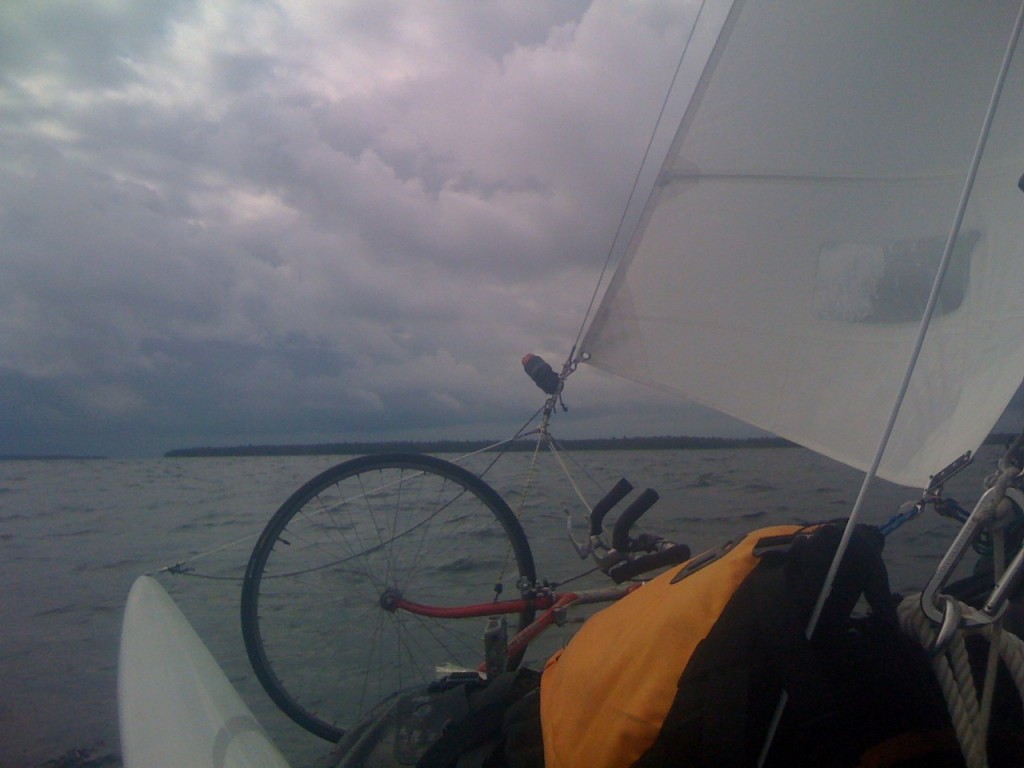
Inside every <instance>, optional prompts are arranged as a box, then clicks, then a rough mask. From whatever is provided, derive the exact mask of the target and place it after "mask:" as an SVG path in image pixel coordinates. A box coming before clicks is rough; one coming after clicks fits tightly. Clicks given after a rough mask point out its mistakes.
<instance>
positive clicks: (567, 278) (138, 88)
mask: <svg viewBox="0 0 1024 768" xmlns="http://www.w3.org/2000/svg"><path fill="white" fill-rule="evenodd" d="M685 16H686V8H685V6H684V7H682V8H680V7H679V6H678V4H675V3H663V4H659V3H645V4H640V5H634V4H630V5H629V6H624V5H622V4H619V3H614V2H598V3H593V4H591V3H585V2H567V3H553V4H533V3H529V4H524V3H518V2H483V3H464V4H451V3H414V4H412V3H404V2H402V3H398V2H379V3H378V2H375V3H337V2H330V3H316V2H306V3H273V2H256V3H241V2H231V1H230V0H223V1H222V2H204V3H196V2H177V3H168V2H152V3H142V2H124V3H99V2H82V3H74V4H58V3H46V2H41V3H37V2H14V3H7V4H4V6H3V8H2V9H0V72H2V80H0V84H2V87H0V271H2V280H0V379H2V383H3V388H2V394H0V398H2V401H3V402H2V404H0V405H2V408H0V411H2V412H0V436H2V437H0V452H23V451H48V450H51V451H72V450H80V451H84V452H108V453H115V454H116V453H125V452H138V451H155V450H162V449H165V448H170V447H175V446H177V445H182V444H193V443H197V442H202V443H214V442H222V443H223V442H257V441H279V440H284V439H289V440H313V439H331V440H338V439H347V438H353V439H355V438H363V437H372V436H374V435H380V436H382V437H385V436H388V437H391V436H396V435H403V434H405V435H410V436H416V435H421V434H428V433H429V434H434V435H444V434H454V435H465V434H471V433H475V434H488V435H493V434H503V433H504V432H503V431H504V430H505V429H506V428H509V427H513V428H514V427H515V426H518V424H519V422H520V421H521V419H522V418H524V417H525V416H527V415H528V414H529V413H530V412H532V410H533V408H534V407H535V405H536V404H537V396H538V393H537V392H536V391H534V390H533V389H532V385H530V383H529V382H528V381H527V380H526V379H525V378H524V377H523V376H522V373H521V372H520V371H519V363H518V360H519V357H520V356H521V355H522V354H523V353H524V352H526V351H529V350H534V351H539V352H542V353H545V354H547V355H548V356H549V357H552V358H558V357H559V356H561V355H564V354H565V353H566V352H567V351H568V346H569V344H570V343H571V341H572V338H573V337H574V336H575V334H576V332H577V330H578V326H579V323H580V322H581V320H582V317H583V310H584V308H585V306H586V302H587V301H588V300H589V298H590V293H591V291H592V290H593V288H594V285H595V281H596V279H597V273H598V271H599V269H600V266H601V263H602V261H603V259H604V254H605V251H606V250H607V248H608V246H609V244H610V242H611V237H612V233H613V231H614V226H615V223H616V222H617V219H618V216H619V214H620V212H621V209H622V206H623V205H624V203H625V199H626V194H627V192H628V189H629V184H630V183H631V181H632V176H633V173H634V172H635V169H636V166H637V163H638V162H639V159H640V157H641V155H642V153H643V148H644V145H645V142H646V140H647V137H648V135H649V133H650V130H651V129H652V127H653V122H654V119H655V116H656V114H657V110H658V107H659V104H660V100H661V98H662V96H663V93H664V91H665V88H666V87H667V85H668V82H669V78H670V77H671V72H672V69H673V67H674V64H675V60H676V57H677V56H678V53H679V46H680V45H681V40H682V35H683V30H684V27H685ZM602 386H603V385H601V386H598V384H586V383H585V384H583V385H582V389H581V390H580V392H585V393H587V397H588V398H591V399H590V400H589V402H590V403H591V404H592V405H593V404H599V403H602V402H604V401H605V400H606V399H607V397H608V396H607V395H601V394H600V390H601V387H602ZM627 397H629V396H627ZM634 423H637V422H634ZM623 429H624V430H625V431H638V430H639V429H640V428H639V427H638V430H632V429H630V427H624V428H623Z"/></svg>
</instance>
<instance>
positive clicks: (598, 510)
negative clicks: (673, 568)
mask: <svg viewBox="0 0 1024 768" xmlns="http://www.w3.org/2000/svg"><path fill="white" fill-rule="evenodd" d="M632 490H633V484H632V483H630V482H629V481H628V480H626V478H622V479H620V480H619V481H618V482H617V483H616V484H615V485H614V486H613V487H612V489H611V490H610V491H608V493H606V494H605V495H604V497H603V498H602V499H601V500H600V501H598V502H597V503H596V504H595V505H594V507H593V509H592V510H591V512H590V538H591V550H590V551H591V552H592V553H593V554H594V557H595V559H596V560H597V564H598V566H599V567H600V569H601V570H602V571H603V572H604V573H606V574H608V575H609V576H611V578H612V580H614V581H615V583H616V584H621V583H622V582H623V581H626V580H627V579H632V578H634V577H635V576H638V575H640V574H642V573H646V572H647V571H653V570H655V569H657V568H664V567H666V566H670V565H675V564H677V563H681V562H684V561H686V560H689V559H690V548H689V547H688V546H686V545H685V544H676V543H675V542H673V541H669V540H667V539H663V538H661V537H660V536H654V535H652V534H648V533H642V534H640V535H639V536H637V537H636V538H635V539H634V538H631V537H630V535H629V531H630V529H631V528H632V527H633V525H634V524H635V523H636V521H637V520H639V519H640V517H641V516H642V515H643V514H644V513H645V512H647V510H649V509H650V508H651V507H652V506H654V503H655V502H656V501H658V498H659V497H658V493H657V491H655V490H654V489H652V488H648V489H646V490H645V491H644V492H643V493H641V494H640V495H639V496H638V497H637V498H636V499H635V500H634V501H633V503H632V504H630V505H629V506H628V507H627V508H626V510H625V511H624V512H623V513H622V514H621V515H620V516H619V519H618V520H616V521H615V527H614V528H613V530H612V547H611V550H610V551H608V554H607V556H599V555H597V550H598V549H605V550H607V549H608V548H607V545H605V544H603V543H601V541H600V536H601V534H602V533H603V532H604V528H603V522H604V518H605V516H606V515H607V514H608V512H609V511H611V509H612V507H614V506H615V505H616V504H618V503H619V502H620V501H622V500H623V499H624V498H625V497H626V496H627V495H628V494H629V493H630V492H631V491H632ZM633 552H647V553H648V554H645V555H641V556H640V557H632V556H631V554H630V553H633Z"/></svg>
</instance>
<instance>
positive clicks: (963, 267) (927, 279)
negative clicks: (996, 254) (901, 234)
mask: <svg viewBox="0 0 1024 768" xmlns="http://www.w3.org/2000/svg"><path fill="white" fill-rule="evenodd" d="M979 238H980V234H979V233H978V232H977V231H969V232H963V233H961V235H960V237H959V238H958V239H957V242H956V246H955V247H954V249H953V255H952V258H951V260H950V264H949V269H948V271H947V273H946V279H945V281H944V282H943V285H942V289H941V291H940V293H939V298H938V303H937V304H936V307H935V314H936V316H941V315H948V314H950V313H952V312H955V311H956V310H957V309H958V308H959V307H960V305H961V304H962V303H963V300H964V296H965V295H966V293H967V282H968V277H969V275H970V262H971V254H972V252H973V251H974V246H975V244H976V243H977V242H978V240H979ZM945 242H946V241H945V238H942V237H925V238H918V239H914V240H895V241H891V242H888V243H878V244H874V243H829V244H827V245H824V246H823V247H822V248H821V249H820V250H819V252H818V267H817V273H816V277H815V283H814V316H815V317H817V318H818V319H820V320H836V321H840V322H846V323H916V322H918V321H919V320H920V319H921V316H922V314H923V313H924V308H925V305H926V304H927V303H928V295H929V292H930V291H931V285H932V281H933V280H934V278H935V272H936V270H937V269H938V266H939V262H940V261H941V259H942V251H943V248H944V246H945Z"/></svg>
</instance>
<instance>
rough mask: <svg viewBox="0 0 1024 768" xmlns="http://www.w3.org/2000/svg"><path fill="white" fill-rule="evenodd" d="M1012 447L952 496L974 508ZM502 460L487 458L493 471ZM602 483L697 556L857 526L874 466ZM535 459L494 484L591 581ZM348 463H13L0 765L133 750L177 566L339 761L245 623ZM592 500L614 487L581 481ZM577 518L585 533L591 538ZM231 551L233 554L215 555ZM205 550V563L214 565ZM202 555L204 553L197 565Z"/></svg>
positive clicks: (234, 671)
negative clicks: (274, 555) (131, 718)
mask: <svg viewBox="0 0 1024 768" xmlns="http://www.w3.org/2000/svg"><path fill="white" fill-rule="evenodd" d="M995 455H996V452H995V451H993V450H986V451H983V453H982V455H981V457H980V458H979V459H978V460H977V461H976V462H975V465H974V466H973V467H972V468H971V469H969V470H968V471H967V472H965V473H964V474H963V476H961V478H958V480H957V481H956V482H955V483H951V484H950V486H949V488H948V489H947V490H948V491H949V492H950V493H951V494H953V495H955V496H956V497H957V498H959V499H960V501H961V502H962V503H964V504H971V503H973V501H974V499H975V497H976V495H977V489H978V488H979V487H980V482H981V478H982V477H983V476H984V475H985V474H987V473H988V472H989V471H990V470H991V467H992V465H993V461H994V456H995ZM489 458H490V457H476V458H474V459H473V460H471V463H470V467H471V468H473V469H475V470H477V471H479V470H480V469H481V468H482V467H483V465H484V463H486V462H487V461H489ZM574 458H575V459H576V460H577V461H578V462H579V463H580V464H581V465H582V467H583V468H584V469H585V470H586V472H587V473H589V475H591V476H592V477H593V478H595V479H597V480H598V482H599V484H601V485H602V486H603V487H605V488H607V487H610V486H611V484H612V483H613V482H614V481H615V480H616V479H617V478H618V477H620V476H626V477H628V478H629V479H630V480H631V481H632V482H633V483H634V485H636V486H637V487H638V488H643V487H647V486H650V487H653V488H655V489H656V490H658V491H659V493H660V494H661V496H662V500H661V501H660V502H659V503H658V504H657V505H656V506H655V507H654V509H653V510H651V512H650V513H648V515H647V516H646V517H645V518H644V524H645V526H646V528H647V529H648V530H652V531H655V532H658V533H661V534H663V535H668V536H671V537H673V538H676V539H677V540H680V541H685V542H686V543H688V544H690V545H691V547H692V548H693V550H694V551H695V552H697V551H700V550H702V549H704V548H707V547H710V546H715V545H718V544H720V543H722V542H723V541H725V540H727V539H729V538H731V537H732V536H734V535H736V534H738V533H741V532H743V531H746V530H749V529H752V528H757V527H760V526H763V525H770V524H775V523H782V522H793V521H804V520H820V519H827V518H832V517H840V516H844V515H845V514H847V513H848V512H849V509H850V506H851V505H852V503H853V500H854V498H855V497H856V494H857V490H858V487H859V484H860V477H859V475H858V473H855V472H852V471H850V470H848V469H846V468H844V467H841V466H838V465H836V464H834V463H832V462H828V461H827V460H824V459H821V458H820V457H817V456H814V455H813V454H810V453H808V452H806V451H803V450H801V449H744V450H732V451H650V452H647V451H634V452H614V453H613V452H592V453H590V452H581V453H577V454H575V455H574ZM530 459H531V457H530V456H529V455H526V454H512V455H509V456H506V457H505V458H503V459H502V461H501V462H500V463H499V464H498V466H496V467H495V468H494V469H493V470H491V472H490V473H489V474H488V475H487V479H488V481H489V482H490V483H491V484H492V485H494V487H495V488H496V489H497V490H498V491H499V492H500V493H501V494H502V495H503V496H505V498H506V499H507V500H508V502H509V504H510V506H511V507H512V508H513V509H516V508H519V507H520V506H521V507H522V520H523V525H524V528H525V529H526V532H527V534H528V536H529V538H530V542H531V545H532V547H533V550H534V557H535V559H536V561H537V569H538V575H539V576H541V577H542V578H548V579H553V580H559V579H564V578H566V577H567V576H569V575H571V574H573V573H575V572H577V571H580V570H583V569H584V568H585V567H586V564H583V565H581V564H580V561H579V560H578V559H577V558H576V556H575V555H574V554H573V552H572V550H571V546H570V544H569V543H568V540H567V538H566V532H565V531H566V527H565V516H564V510H566V509H569V510H572V511H573V512H574V513H580V510H581V507H580V503H579V502H578V501H577V500H576V498H575V496H574V495H573V492H572V488H571V486H570V484H569V483H568V482H567V481H566V480H565V479H564V477H563V476H562V475H561V472H560V470H559V469H558V468H557V465H556V464H555V462H554V460H553V459H552V458H551V457H550V456H547V455H545V456H542V457H541V458H540V460H539V462H538V465H537V467H536V471H535V476H534V477H533V479H532V482H531V483H530V485H529V492H528V494H527V495H526V498H525V501H524V500H523V488H524V483H525V481H526V480H527V477H528V475H529V467H530ZM341 460H342V458H341V457H302V458H276V457H267V458H239V459H153V460H142V461H107V460H89V461H17V462H0V585H2V586H0V766H4V767H5V768H21V767H22V766H38V765H41V764H43V763H46V762H47V761H53V760H55V759H57V758H59V757H60V756H62V755H67V754H68V753H69V752H71V751H72V750H77V749H87V750H89V751H90V752H91V753H92V754H93V755H97V756H103V755H106V754H113V753H116V752H117V751H118V740H117V708H116V670H117V647H118V635H119V632H120V622H121V613H122V606H123V602H124V598H125V596H126V595H127V592H128V589H129V587H130V586H131V583H132V581H133V580H134V579H135V577H136V576H138V575H139V574H142V573H146V572H153V571H156V570H158V569H159V568H160V567H162V566H165V565H169V564H171V563H175V562H178V561H186V560H193V561H194V565H195V567H196V569H197V570H198V571H200V572H202V573H204V574H208V575H213V576H216V577H218V579H217V580H210V579H199V578H187V577H181V576H164V577H162V581H163V583H164V585H165V586H166V587H167V588H168V590H169V591H170V592H171V594H172V595H173V596H174V597H175V599H176V600H177V601H178V602H179V605H180V606H181V607H182V610H183V611H184V612H185V614H186V615H187V616H188V617H189V619H190V620H191V621H192V623H193V624H194V625H195V627H196V629H197V631H198V632H199V634H200V635H201V636H202V637H203V639H204V640H205V641H206V643H207V644H208V645H209V647H210V649H211V651H212V652H213V654H214V656H215V657H216V658H217V659H218V660H219V661H220V662H221V664H222V665H223V667H224V669H225V671H226V672H227V674H228V677H229V678H230V679H231V680H232V682H234V683H235V685H236V687H238V689H239V690H240V692H241V693H242V695H243V698H245V699H246V701H247V702H248V703H249V705H250V706H251V707H252V709H253V710H254V712H255V713H256V716H257V717H258V718H259V719H260V721H261V722H262V723H263V724H264V725H265V726H266V728H267V729H268V731H269V732H270V734H271V736H272V738H273V739H274V741H275V742H276V743H278V744H279V746H281V748H282V751H284V752H285V754H286V756H287V757H288V758H289V760H290V761H291V762H292V764H293V765H295V766H302V765H308V764H311V763H313V762H316V761H317V760H318V759H319V758H321V757H323V756H324V755H326V752H327V750H326V749H325V742H322V741H320V740H319V739H317V738H315V737H311V736H308V735H306V734H305V733H304V732H303V731H302V730H301V729H299V728H298V727H297V726H295V725H293V724H292V723H291V721H290V720H288V719H286V718H285V717H284V716H282V715H280V714H279V713H278V712H277V711H276V710H275V708H274V706H273V704H272V703H270V701H269V700H268V699H267V697H266V696H265V694H264V693H263V691H262V689H261V688H260V687H259V685H258V683H257V682H256V681H255V680H254V679H253V677H252V675H251V673H250V670H249V667H248V662H247V660H246V658H245V652H244V649H243V645H242V639H241V633H240V629H239V622H238V618H237V615H238V600H239V589H240V583H239V581H238V579H239V578H240V577H241V575H242V572H243V571H244V568H245V564H246V561H247V559H248V555H249V551H250V548H251V547H252V544H253V542H254V538H255V536H256V535H258V533H259V531H260V529H261V528H262V527H263V525H264V524H265V522H266V521H267V520H268V519H269V517H270V516H271V514H272V513H273V512H274V510H275V509H276V508H277V507H278V506H279V505H280V503H281V502H282V501H284V499H285V498H287V496H288V495H289V494H290V493H291V492H292V491H293V490H294V489H295V488H296V487H298V486H299V485H300V484H301V483H302V482H304V481H305V480H306V479H308V478H309V477H311V476H312V475H314V474H315V473H317V472H319V471H321V470H322V469H325V468H326V467H328V466H330V465H332V464H334V463H337V462H339V461H341ZM577 475H578V476H579V477H580V478H582V479H581V480H580V482H581V485H582V487H583V488H584V490H585V492H586V494H587V496H588V498H589V500H590V501H591V502H593V501H595V500H596V498H597V497H598V496H599V495H600V493H599V492H598V491H597V490H596V489H595V486H594V485H591V484H590V483H589V482H588V481H587V480H586V479H585V476H584V474H583V473H582V471H577ZM913 496H914V493H913V492H912V491H908V490H906V489H900V488H896V487H894V486H890V485H885V484H883V485H881V486H879V487H878V488H877V489H876V490H875V491H874V492H873V493H872V495H871V496H870V498H869V503H868V513H867V521H868V522H882V521H884V520H886V519H887V518H888V517H889V516H890V515H891V514H892V513H893V512H894V511H895V510H896V508H897V507H898V505H899V504H900V503H901V502H903V501H905V500H907V499H910V498H913ZM580 520H581V519H580V517H579V515H578V514H577V517H576V533H577V535H578V537H579V538H583V535H584V533H585V531H584V529H583V527H582V523H581V521H580ZM954 533H955V529H954V526H953V524H952V523H951V522H950V521H948V520H945V519H942V518H939V517H937V516H935V515H934V514H932V513H928V515H927V516H922V517H921V518H919V519H918V520H916V521H914V522H913V523H911V524H909V525H908V526H906V527H905V528H903V529H901V530H900V531H898V532H897V533H896V534H894V535H893V536H892V537H891V538H890V542H889V544H888V545H887V561H888V562H889V566H890V576H891V579H892V586H893V588H894V589H896V590H904V589H911V588H915V587H920V586H921V584H922V583H923V581H924V580H925V578H926V577H927V575H928V573H929V569H930V568H931V567H934V564H935V562H936V560H937V557H938V556H939V555H940V554H941V552H942V551H944V549H945V547H946V546H947V545H948V543H949V541H950V540H951V538H952V536H953V534H954ZM224 545H230V546H226V548H224V549H223V550H220V551H213V550H215V549H216V548H219V547H222V546H224ZM200 555H201V556H200ZM197 556H200V557H197Z"/></svg>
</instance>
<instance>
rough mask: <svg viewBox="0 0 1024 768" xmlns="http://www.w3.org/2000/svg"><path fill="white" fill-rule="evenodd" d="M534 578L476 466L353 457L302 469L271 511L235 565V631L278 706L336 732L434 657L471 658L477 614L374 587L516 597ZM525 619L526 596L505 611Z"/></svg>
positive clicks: (431, 596)
mask: <svg viewBox="0 0 1024 768" xmlns="http://www.w3.org/2000/svg"><path fill="white" fill-rule="evenodd" d="M488 579H489V580H488ZM495 579H497V580H498V581H495ZM535 580H536V572H535V569H534V564H533V555H532V553H531V551H530V546H529V543H528V541H527V538H526V534H525V533H524V532H523V529H522V526H521V525H520V524H519V521H518V520H517V519H516V517H515V515H514V514H513V512H512V510H511V509H509V507H508V505H507V504H506V503H505V501H504V500H503V499H502V498H501V496H499V495H498V493H497V492H495V491H494V490H493V489H492V488H491V487H490V486H489V485H487V483H485V482H484V481H483V480H481V479H480V478H479V477H477V476H476V475H474V474H472V473H471V472H469V471H467V470H465V469H463V468H462V467H459V466H457V465H455V464H452V463H451V462H448V461H445V460H443V459H439V458H436V457H432V456H424V455H419V454H380V455H372V456H363V457H360V458H357V459H352V460H350V461H346V462H344V463H342V464H338V465H336V466H334V467H332V468H331V469H328V470H326V471H325V472H322V473H321V474H319V475H317V476H316V477H314V478H313V479H311V480H310V481H309V482H307V483H306V484H305V485H303V486H302V487H301V488H299V489H298V490H297V491H295V493H293V494H292V495H291V496H290V497H289V498H288V500H287V501H285V502H284V504H282V505H281V507H280V509H278V510H277V512H276V513H275V514H274V516H273V517H272V518H271V520H270V522H269V523H268V524H267V526H266V528H265V529H264V530H263V533H262V534H261V535H260V538H259V540H258V541H257V543H256V546H255V547H254V548H253V551H252V555H251V556H250V558H249V563H248V566H247V568H246V572H245V579H244V582H243V585H242V605H241V618H242V635H243V638H244V640H245V648H246V652H247V654H248V656H249V660H250V662H251V664H252V667H253V669H254V671H255V672H256V676H257V678H258V679H259V681H260V683H261V684H262V685H263V688H264V689H265V690H266V691H267V693H268V694H269V695H270V698H271V699H272V700H273V701H274V702H275V703H276V704H277V706H278V707H279V708H280V709H281V710H282V711H283V712H285V713H286V714H287V715H288V716H289V717H290V718H292V720H294V721H295V722H296V723H298V724H299V725H301V726H302V727H303V728H305V729H306V730H308V731H310V732H311V733H314V734H316V735H317V736H320V737H322V738H324V739H327V740H329V741H334V742H336V741H338V740H339V739H340V738H341V737H342V736H343V735H344V733H345V730H346V729H347V728H349V727H351V726H352V725H354V724H355V723H356V722H357V721H358V720H359V718H360V717H361V716H362V715H363V714H365V713H366V712H367V711H368V710H369V709H370V708H372V707H373V706H374V705H375V704H377V703H378V701H379V700H381V699H383V698H384V697H385V696H388V695H390V694H391V693H394V692H395V691H397V690H401V689H403V688H407V687H409V686H410V685H413V684H416V683H422V682H425V681H426V680H429V679H432V677H433V675H434V673H435V669H436V666H437V665H440V664H448V665H452V666H453V667H461V668H468V669H475V668H476V667H477V666H478V664H479V663H480V661H481V660H482V659H483V641H482V630H483V622H485V621H486V619H477V620H473V619H448V620H446V619H437V618H426V617H421V616H415V615H412V614H410V613H407V612H404V611H397V612H389V611H387V610H386V609H385V608H384V607H382V601H381V597H382V594H383V593H384V591H385V590H389V589H390V590H395V589H397V590H398V591H399V592H400V593H401V594H402V596H403V597H405V598H407V599H409V600H412V601H414V602H419V603H424V604H430V605H442V606H450V605H453V604H454V605H463V604H469V603H482V602H488V601H491V600H493V599H495V592H496V590H497V591H504V592H505V594H504V595H503V597H506V598H508V597H519V596H521V590H522V589H524V588H526V589H528V588H529V587H531V586H532V585H533V583H534V581H535ZM499 584H502V585H503V586H504V589H503V590H502V588H501V587H498V586H497V585H499ZM533 616H534V609H533V608H532V606H530V607H527V608H526V609H524V610H523V611H522V612H521V613H518V614H516V615H515V616H510V617H509V624H510V626H509V634H510V635H511V634H512V633H513V632H514V631H515V630H516V629H517V628H519V627H522V626H525V625H526V624H528V623H529V622H531V621H532V620H533ZM521 656H522V655H521V654H519V657H518V658H514V659H509V665H510V667H514V666H515V665H516V664H518V662H519V660H520V658H521Z"/></svg>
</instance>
